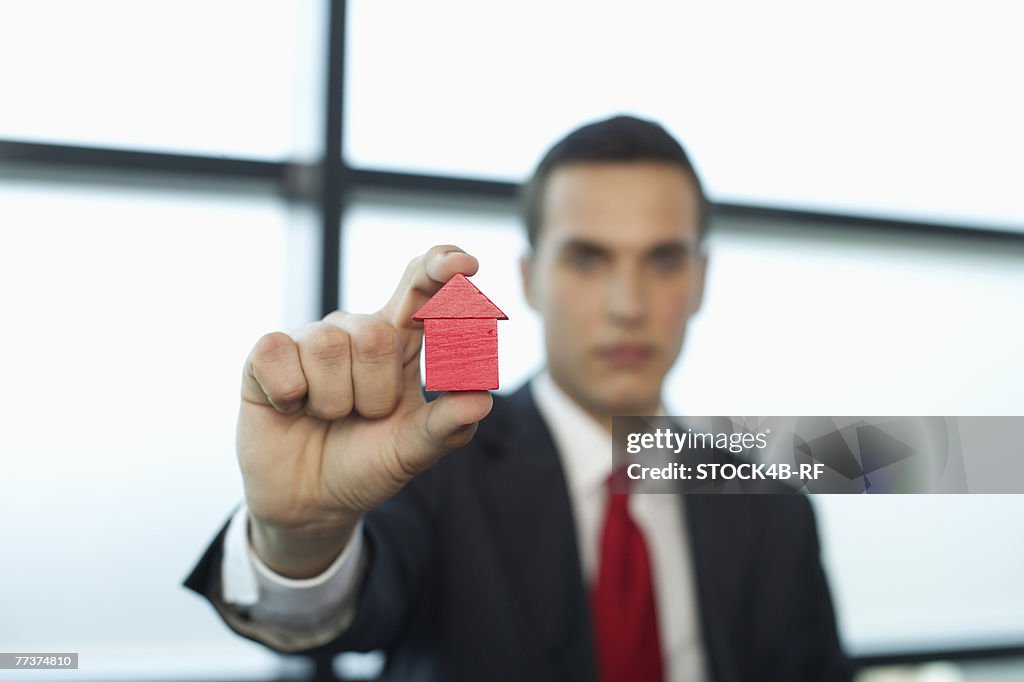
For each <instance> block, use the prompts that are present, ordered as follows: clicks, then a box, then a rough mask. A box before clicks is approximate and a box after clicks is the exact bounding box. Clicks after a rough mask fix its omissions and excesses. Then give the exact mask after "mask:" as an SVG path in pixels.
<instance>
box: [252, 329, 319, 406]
mask: <svg viewBox="0 0 1024 682" xmlns="http://www.w3.org/2000/svg"><path fill="white" fill-rule="evenodd" d="M307 388H308V387H307V384H306V378H305V375H304V374H303V373H302V364H301V363H300V361H299V349H298V346H297V345H296V344H295V341H294V340H292V338H291V337H290V336H288V335H287V334H285V333H284V332H271V333H269V334H264V335H263V336H262V337H260V340H259V341H257V342H256V345H255V346H253V349H252V351H251V352H250V353H249V357H248V358H247V359H246V361H245V369H244V370H243V372H242V399H243V400H247V401H249V402H251V403H256V404H259V405H271V406H272V407H273V408H274V409H276V410H277V411H278V412H283V413H285V414H287V413H291V412H295V411H296V410H298V409H299V408H300V407H302V401H303V400H304V399H305V397H306V391H307Z"/></svg>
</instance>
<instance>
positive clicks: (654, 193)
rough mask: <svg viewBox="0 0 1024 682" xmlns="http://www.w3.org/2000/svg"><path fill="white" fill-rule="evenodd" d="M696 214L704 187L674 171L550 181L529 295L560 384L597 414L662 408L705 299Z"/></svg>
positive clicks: (652, 166)
mask: <svg viewBox="0 0 1024 682" xmlns="http://www.w3.org/2000/svg"><path fill="white" fill-rule="evenodd" d="M698 216H699V196H698V193H697V186H696V183H695V182H694V180H693V179H692V178H691V177H690V176H689V175H687V174H686V173H685V172H684V171H683V170H682V169H680V168H678V167H677V166H673V165H670V164H665V163H657V162H650V163H648V162H622V163H618V162H615V163H581V164H573V165H567V166H562V167H560V168H558V169H556V170H555V171H554V172H553V173H552V174H551V175H550V176H549V178H548V182H547V187H546V191H545V194H544V207H543V212H542V225H543V226H542V228H541V230H540V234H539V235H538V239H537V244H536V250H535V252H534V254H533V256H532V257H530V258H524V259H523V262H522V271H523V284H524V290H525V293H526V298H527V300H528V301H529V302H530V305H531V306H532V307H533V308H534V309H535V310H537V311H538V312H539V313H540V314H541V316H542V317H543V318H544V329H545V331H544V334H545V346H546V349H547V357H548V369H549V370H550V372H551V375H552V377H553V378H554V379H555V381H556V382H557V383H558V384H559V385H560V386H561V387H562V388H563V389H565V390H566V391H567V392H568V393H569V394H570V395H571V396H572V397H573V398H574V399H575V400H576V401H577V402H579V403H580V404H581V405H583V406H584V407H585V408H586V409H588V410H589V411H591V412H593V413H598V414H602V415H608V416H610V415H614V414H642V413H646V411H653V409H654V408H655V407H657V404H658V400H659V398H660V394H661V385H662V381H663V380H664V378H665V375H666V374H667V373H668V371H669V369H670V368H671V367H672V365H673V363H674V362H675V360H676V357H677V356H678V354H679V351H680V349H681V348H682V343H683V337H684V335H685V332H686V323H687V320H688V319H689V317H690V316H691V315H692V314H693V313H694V312H696V311H697V309H698V308H699V307H700V303H701V298H702V295H703V290H704V274H705V271H706V268H707V256H706V255H705V254H704V253H702V252H700V251H699V245H698V235H699V225H698V220H699V218H698Z"/></svg>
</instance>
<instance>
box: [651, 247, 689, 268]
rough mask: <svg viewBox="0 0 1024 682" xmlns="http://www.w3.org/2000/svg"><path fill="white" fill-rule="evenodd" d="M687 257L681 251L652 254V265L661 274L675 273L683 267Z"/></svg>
mask: <svg viewBox="0 0 1024 682" xmlns="http://www.w3.org/2000/svg"><path fill="white" fill-rule="evenodd" d="M684 264H685V255H684V254H683V253H682V252H681V251H665V252H659V253H654V254H651V265H652V266H654V269H655V270H657V271H659V272H673V271H675V270H678V269H679V268H681V267H683V265H684Z"/></svg>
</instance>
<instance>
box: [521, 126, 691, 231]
mask: <svg viewBox="0 0 1024 682" xmlns="http://www.w3.org/2000/svg"><path fill="white" fill-rule="evenodd" d="M616 161H638V162H639V161H657V162H664V163H670V164H673V165H675V166H678V167H679V168H680V169H682V170H683V171H684V172H685V173H686V174H687V175H689V176H690V177H691V178H692V179H693V181H694V183H695V184H696V186H697V193H698V195H699V207H698V211H699V214H698V230H699V235H700V241H703V239H704V234H705V233H706V232H707V223H708V213H709V202H708V200H707V196H706V195H705V194H704V187H703V185H702V184H701V181H700V178H699V177H698V176H697V171H695V170H694V168H693V164H692V163H690V157H689V156H687V155H686V151H685V150H684V149H683V146H682V145H681V144H679V141H678V140H676V139H675V138H674V137H672V135H670V134H669V133H668V131H666V130H665V129H664V128H663V127H661V125H659V124H658V123H655V122H654V121H646V120H644V119H641V118H636V117H633V116H613V117H612V118H608V119H605V120H603V121H596V122H594V123H588V124H587V125H584V126H582V127H580V128H577V129H576V130H574V131H572V132H571V133H569V134H568V135H566V136H565V137H563V138H562V139H561V140H559V141H558V142H557V143H555V145H554V146H553V147H551V149H549V150H548V153H547V154H545V155H544V158H543V159H541V161H540V163H539V164H538V165H537V168H536V170H534V172H533V176H532V177H531V178H530V180H529V181H528V182H527V183H526V184H525V185H524V186H523V189H522V193H521V202H522V211H523V217H524V220H525V222H526V237H527V239H528V240H529V242H530V247H531V248H536V246H537V239H538V237H539V236H540V231H541V228H542V227H543V225H542V222H543V213H544V194H545V189H546V187H547V183H548V178H549V177H550V176H551V174H552V173H553V172H554V171H555V170H556V169H558V168H560V167H562V166H567V165H569V164H576V163H602V162H616Z"/></svg>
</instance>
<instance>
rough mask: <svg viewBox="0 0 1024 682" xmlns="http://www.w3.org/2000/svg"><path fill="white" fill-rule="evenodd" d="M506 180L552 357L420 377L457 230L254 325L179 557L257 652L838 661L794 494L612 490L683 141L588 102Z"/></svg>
mask: <svg viewBox="0 0 1024 682" xmlns="http://www.w3.org/2000/svg"><path fill="white" fill-rule="evenodd" d="M524 196H525V199H526V201H525V208H526V210H525V213H526V223H527V229H528V235H529V241H530V245H531V248H532V251H531V253H529V254H528V255H526V256H524V258H523V259H522V262H521V268H522V277H523V285H524V291H525V294H526V298H527V300H528V301H529V302H530V304H531V305H532V307H534V308H535V309H536V310H537V311H538V312H539V313H540V315H541V316H542V317H543V319H544V324H545V349H546V353H547V368H546V370H545V371H544V372H543V373H542V374H541V375H540V376H538V377H536V378H535V379H534V380H533V381H531V382H530V383H529V384H528V385H526V386H524V387H522V388H520V389H519V390H518V391H516V392H515V393H514V394H512V395H511V396H509V397H501V396H498V397H495V398H494V399H493V403H492V397H491V395H490V394H489V393H487V392H483V391H467V392H449V393H445V394H442V395H441V396H440V397H438V398H437V399H436V400H433V401H431V402H426V401H425V399H424V396H423V394H422V391H421V382H420V373H419V366H420V362H419V354H420V348H421V345H422V333H423V332H422V325H421V323H417V322H415V321H413V320H412V319H411V318H412V315H413V313H415V312H416V310H417V309H418V308H419V307H420V306H421V305H422V304H423V303H424V302H425V301H426V300H427V299H428V298H429V297H430V296H431V295H432V294H433V293H434V292H436V291H437V290H438V289H439V288H440V287H441V286H442V285H443V284H444V283H445V282H446V281H447V280H448V279H449V278H450V277H452V276H453V275H455V274H456V273H464V274H466V275H472V274H474V273H475V272H476V271H477V267H478V264H477V262H476V259H475V258H473V257H472V256H471V255H469V254H467V253H465V252H463V251H462V250H460V249H458V248H456V247H451V246H440V247H435V248H433V249H431V250H430V251H429V252H427V253H426V254H425V255H424V256H422V257H420V258H418V259H416V260H414V261H413V262H412V263H410V264H409V267H408V268H407V270H406V272H405V275H404V277H403V279H402V282H401V283H400V284H399V285H398V288H397V289H396V291H395V293H394V295H393V296H392V298H391V299H390V301H388V303H387V304H386V305H385V306H384V307H383V308H382V309H381V310H380V311H378V312H377V313H375V314H373V315H356V314H351V313H347V312H342V311H337V312H334V313H331V314H330V315H328V316H327V317H325V318H324V319H323V320H322V321H321V322H318V323H314V324H311V325H309V326H308V327H306V328H303V329H301V330H299V331H298V332H297V333H295V334H293V335H291V336H289V335H286V334H283V333H280V332H277V333H272V334H268V335H266V336H264V337H263V338H261V339H260V340H259V342H258V343H257V344H256V346H255V347H254V348H253V350H252V352H251V354H250V356H249V358H248V360H247V361H246V365H245V370H244V373H243V381H242V404H241V409H240V413H239V422H238V456H239V462H240V466H241V470H242V475H243V478H244V482H245V498H246V499H245V505H243V506H241V507H240V508H239V509H238V510H237V512H236V513H235V514H234V516H233V517H232V519H231V520H230V522H229V523H228V524H226V525H225V527H224V528H223V529H222V530H221V532H220V533H219V534H218V536H217V538H216V539H215V540H214V542H213V543H212V544H211V546H210V547H209V549H208V550H207V552H206V553H205V555H204V556H203V558H202V559H201V560H200V562H199V564H198V565H197V566H196V568H195V569H194V571H193V572H192V574H191V575H190V576H189V578H188V579H187V581H186V583H185V584H186V585H187V586H188V587H190V588H191V589H193V590H195V591H197V592H199V593H201V594H203V595H204V596H206V597H207V598H208V599H210V601H211V603H213V605H214V606H215V607H216V608H217V610H218V612H219V613H220V614H221V615H222V617H223V618H224V619H225V620H226V622H227V623H228V625H229V626H230V627H232V628H233V629H234V630H235V631H236V632H238V633H239V634H241V635H243V636H245V637H249V638H251V639H253V640H255V641H259V642H262V643H264V644H266V645H267V646H269V647H270V648H272V649H274V650H276V651H281V652H289V653H300V652H301V653H312V654H321V655H322V654H328V653H332V652H341V651H348V650H359V651H365V650H373V649H383V650H385V651H386V653H387V667H386V670H385V677H386V678H387V679H415V680H433V679H437V680H563V679H564V680H596V679H602V680H605V681H608V682H611V681H613V680H620V679H639V680H662V679H664V680H698V681H700V680H708V681H711V680H714V681H716V682H723V681H747V680H764V681H766V682H768V681H771V682H782V681H785V680H822V681H828V680H849V679H850V671H849V667H848V664H847V661H846V659H845V658H844V656H843V653H842V651H841V649H840V646H839V643H838V637H837V634H836V628H835V622H834V616H833V613H832V606H831V600H830V597H829V592H828V587H827V584H826V580H825V576H824V574H823V572H822V569H821V565H820V560H819V552H818V540H817V534H816V530H815V525H814V518H813V515H812V513H811V508H810V505H809V504H808V502H807V500H806V499H805V498H804V497H802V496H791V495H733V496H715V495H685V496H675V495H654V494H651V495H635V494H634V495H610V494H609V487H608V479H609V475H610V473H611V454H610V453H611V435H610V428H611V418H612V416H614V415H651V414H659V413H663V409H662V407H661V391H662V384H663V382H664V378H665V375H666V374H667V373H668V371H669V369H670V368H671V366H672V365H673V363H674V362H675V360H676V358H677V356H678V354H679V352H680V349H681V347H682V343H683V338H684V336H685V330H686V324H687V321H688V320H689V318H690V317H691V316H692V315H693V314H694V313H695V312H696V311H697V310H698V308H699V307H700V305H701V300H702V297H703V286H704V278H705V273H706V269H707V261H708V258H707V254H706V252H705V250H704V249H703V237H704V232H705V226H706V223H707V212H706V202H705V198H704V193H703V190H702V188H701V185H700V182H699V180H698V178H697V175H696V173H695V172H694V170H693V168H692V166H691V164H690V162H689V160H688V158H687V156H686V154H685V152H684V151H683V149H682V147H681V146H680V145H679V144H678V142H676V141H675V140H674V139H673V138H672V137H671V136H670V135H669V134H668V133H666V132H665V131H664V130H663V129H662V128H661V127H660V126H658V125H657V124H654V123H651V122H648V121H643V120H639V119H636V118H631V117H616V118H612V119H609V120H605V121H601V122H598V123H594V124H591V125H588V126H584V127H582V128H580V129H578V130H576V131H575V132H573V133H571V134H570V135H568V136H567V137H566V138H564V139H563V140H561V141H560V142H559V143H558V144H556V145H555V146H554V147H553V148H552V149H551V150H550V151H549V152H548V154H547V155H546V156H545V158H544V159H543V160H542V162H541V163H540V165H539V167H538V168H537V170H536V172H535V174H534V177H533V179H532V180H531V182H530V183H529V184H528V186H527V188H526V192H525V194H524ZM492 408H493V409H492Z"/></svg>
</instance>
